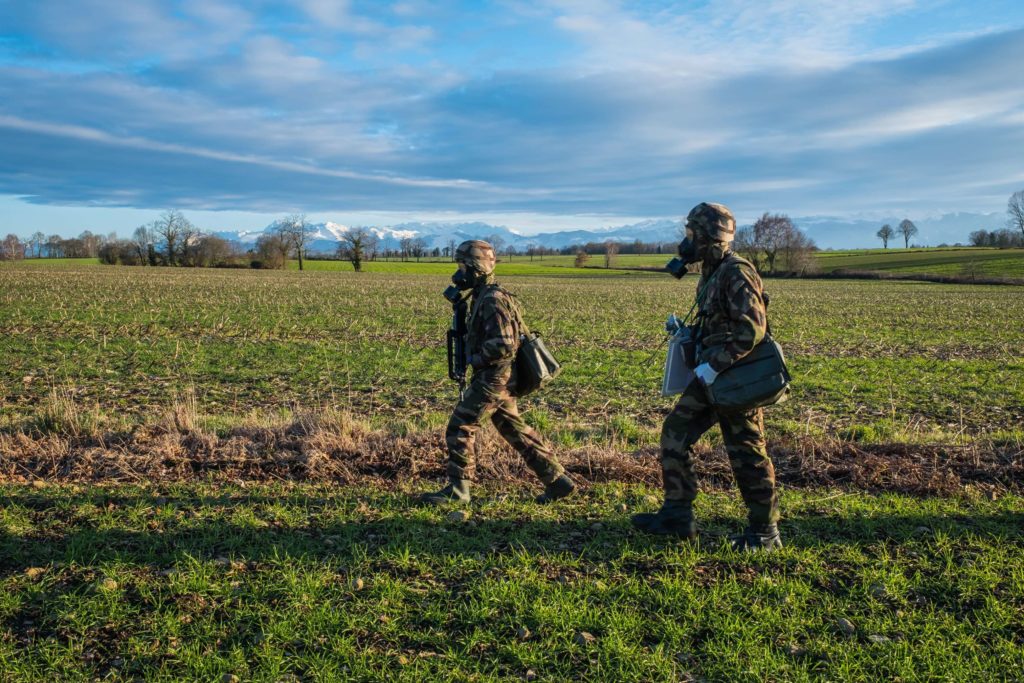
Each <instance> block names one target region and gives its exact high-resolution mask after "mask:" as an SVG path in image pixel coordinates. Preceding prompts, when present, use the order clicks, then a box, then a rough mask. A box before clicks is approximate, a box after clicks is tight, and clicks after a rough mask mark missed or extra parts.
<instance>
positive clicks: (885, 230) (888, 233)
mask: <svg viewBox="0 0 1024 683" xmlns="http://www.w3.org/2000/svg"><path fill="white" fill-rule="evenodd" d="M895 235H896V231H895V230H893V229H892V226H891V225H889V224H888V223H886V224H885V225H883V226H882V227H880V228H879V229H878V232H876V233H875V237H877V238H878V239H880V240H882V248H883V249H888V248H889V240H891V239H892V238H893V237H894V236H895Z"/></svg>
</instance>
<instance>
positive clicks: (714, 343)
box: [632, 203, 782, 550]
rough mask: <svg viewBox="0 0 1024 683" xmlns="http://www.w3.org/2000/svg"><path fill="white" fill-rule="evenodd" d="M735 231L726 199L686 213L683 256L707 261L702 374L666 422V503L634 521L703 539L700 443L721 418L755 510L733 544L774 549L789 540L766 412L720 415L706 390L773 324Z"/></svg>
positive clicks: (701, 304)
mask: <svg viewBox="0 0 1024 683" xmlns="http://www.w3.org/2000/svg"><path fill="white" fill-rule="evenodd" d="M735 232H736V221H735V219H734V218H733V215H732V213H731V212H730V211H729V209H727V208H726V207H725V206H722V205H721V204H709V203H701V204H698V205H697V206H696V207H694V208H693V210H692V211H690V214H689V215H688V216H687V219H686V238H685V239H684V240H683V241H682V243H681V244H680V245H679V257H680V259H679V260H681V261H682V262H684V263H686V264H689V263H700V264H701V278H700V282H699V284H698V286H697V291H698V303H697V306H698V314H697V323H696V328H695V331H696V338H697V344H698V346H697V359H696V363H697V365H696V367H695V368H694V372H695V375H696V378H695V379H694V380H693V381H692V382H691V383H690V384H689V385H688V386H687V387H686V389H685V390H684V391H683V393H682V395H681V396H680V398H679V400H678V402H677V403H676V405H675V407H674V408H673V409H672V411H671V412H670V413H669V415H668V417H667V418H666V419H665V423H664V425H663V427H662V431H661V467H662V481H663V485H664V489H665V502H664V504H663V505H662V507H661V509H660V510H658V512H656V513H648V514H639V515H634V517H633V520H632V521H633V525H634V526H636V527H637V528H638V529H641V530H643V531H646V532H649V533H653V534H664V535H672V536H678V537H682V538H685V539H689V540H694V539H696V537H697V528H696V522H695V520H694V516H693V501H694V499H695V498H696V497H697V479H696V476H695V475H694V468H693V446H694V444H695V443H696V442H697V440H698V439H699V438H700V437H701V435H702V434H704V432H706V431H707V430H708V429H710V428H711V427H712V425H714V424H715V423H716V422H717V423H718V424H719V425H720V426H721V428H722V437H723V440H724V441H725V448H726V451H727V452H728V454H729V463H730V464H731V465H732V470H733V475H734V476H735V477H736V483H737V485H738V486H739V489H740V493H741V494H742V496H743V500H744V502H745V503H746V505H747V509H748V525H747V527H746V530H745V531H744V532H743V533H742V534H739V535H736V536H733V537H732V539H731V540H732V544H733V547H735V548H736V549H738V550H756V549H766V550H771V549H773V548H776V547H781V546H782V541H781V539H780V537H779V530H778V526H777V522H778V519H779V502H778V494H777V492H776V489H775V469H774V467H773V466H772V461H771V460H770V459H769V457H768V452H767V449H766V444H765V438H764V420H763V417H762V410H761V409H760V408H757V409H755V410H752V411H749V412H745V413H733V414H719V413H718V411H716V410H715V409H714V407H712V405H711V404H710V402H709V400H708V395H707V392H706V389H705V388H706V387H707V386H710V385H712V384H713V383H714V381H715V379H716V378H717V377H718V375H719V374H720V373H722V372H725V371H726V370H728V369H729V367H730V366H732V365H733V364H734V363H735V362H736V361H738V360H740V359H741V358H743V357H744V356H745V355H747V354H748V353H750V351H751V350H753V348H754V347H755V346H756V345H757V344H758V343H759V342H760V341H761V340H762V339H763V338H764V336H765V331H766V327H767V317H766V311H765V298H764V291H763V289H762V285H761V278H760V277H759V276H758V274H757V270H756V268H754V266H753V265H752V264H751V263H750V262H749V261H747V260H745V259H743V258H741V257H740V256H738V255H736V254H734V253H733V252H732V249H731V244H732V241H733V238H734V236H735ZM673 263H674V265H672V264H670V266H669V269H670V270H671V271H672V273H673V275H675V276H676V277H677V278H679V277H682V276H683V274H684V273H685V270H686V269H685V267H682V264H680V263H679V262H678V261H676V260H674V261H673ZM676 266H680V267H676Z"/></svg>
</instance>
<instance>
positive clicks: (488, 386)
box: [420, 240, 576, 505]
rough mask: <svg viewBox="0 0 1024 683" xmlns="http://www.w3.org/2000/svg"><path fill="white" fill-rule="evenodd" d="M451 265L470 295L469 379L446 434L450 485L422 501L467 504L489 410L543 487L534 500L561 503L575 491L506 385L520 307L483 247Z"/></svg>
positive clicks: (472, 243) (466, 249)
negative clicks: (478, 440) (498, 279)
mask: <svg viewBox="0 0 1024 683" xmlns="http://www.w3.org/2000/svg"><path fill="white" fill-rule="evenodd" d="M455 261H456V262H457V263H458V265H459V269H458V271H457V272H456V273H455V275H453V276H452V282H453V283H454V284H455V285H456V286H457V287H458V288H459V289H461V290H464V291H465V290H472V297H473V299H472V305H471V307H470V316H469V326H468V329H469V333H468V338H467V343H466V349H467V353H468V354H469V364H470V365H472V367H473V379H472V381H471V382H470V385H469V388H468V389H467V390H466V392H465V394H464V395H463V397H462V400H460V401H459V404H458V405H457V406H456V407H455V412H453V413H452V417H451V419H450V420H449V421H448V428H447V430H446V431H445V443H446V445H447V447H448V485H447V486H445V487H444V488H443V489H441V490H440V491H437V492H436V493H427V494H424V495H423V496H421V497H420V500H421V502H423V503H426V504H430V505H445V504H449V503H457V502H468V501H469V499H470V494H469V486H470V482H471V481H472V480H473V470H474V453H473V447H474V442H475V440H476V432H477V430H478V429H479V428H480V422H481V420H482V419H483V417H484V415H485V414H486V413H488V412H491V411H493V413H492V414H491V422H493V423H494V426H495V427H497V429H498V433H499V434H501V436H502V437H503V438H504V439H505V440H506V441H507V442H508V443H509V444H511V446H512V447H513V448H515V449H516V451H518V452H519V454H520V455H521V456H523V459H524V460H525V461H526V464H527V466H528V467H529V468H530V469H531V470H533V472H534V474H536V475H537V477H538V478H539V479H540V480H541V482H543V484H544V493H542V494H540V495H539V496H537V498H536V501H537V502H538V503H550V502H553V501H556V500H558V499H560V498H565V497H566V496H568V495H570V494H571V493H572V492H573V490H574V489H575V488H576V487H575V485H574V484H573V482H572V480H571V479H570V478H569V477H568V476H566V474H565V470H564V469H563V468H562V466H561V465H560V464H559V463H558V461H557V460H556V459H555V458H554V456H553V455H551V450H550V449H549V448H548V446H547V444H546V443H544V440H543V439H542V438H541V436H540V434H538V433H537V432H536V431H534V430H533V429H531V428H530V427H529V426H527V424H526V423H525V422H524V421H523V418H522V417H521V416H520V415H519V408H518V407H517V406H516V399H515V396H514V395H513V392H514V387H512V388H510V386H509V385H510V382H511V380H512V362H513V361H514V360H515V357H516V351H517V350H518V349H519V343H520V333H521V331H522V330H523V329H524V326H523V322H522V312H521V310H520V308H519V304H518V302H517V301H516V299H515V298H514V297H513V296H512V294H511V293H509V292H508V291H507V290H505V289H504V288H502V287H501V286H500V285H499V284H498V283H497V282H495V281H494V263H495V258H494V249H493V248H492V247H491V245H490V244H488V243H487V242H483V241H481V240H469V241H466V242H463V243H462V244H460V245H459V247H458V249H456V251H455Z"/></svg>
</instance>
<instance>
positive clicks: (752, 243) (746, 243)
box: [732, 225, 763, 271]
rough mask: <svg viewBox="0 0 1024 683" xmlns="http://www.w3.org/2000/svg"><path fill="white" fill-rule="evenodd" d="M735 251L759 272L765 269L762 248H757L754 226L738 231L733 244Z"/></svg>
mask: <svg viewBox="0 0 1024 683" xmlns="http://www.w3.org/2000/svg"><path fill="white" fill-rule="evenodd" d="M732 248H733V251H735V252H736V253H737V254H739V255H740V256H742V257H743V258H745V259H747V260H748V261H750V262H751V263H753V264H754V267H755V268H757V270H758V271H761V270H762V269H763V264H762V256H761V248H760V247H758V246H757V240H756V239H754V228H753V226H750V225H748V226H745V227H742V228H740V229H738V230H737V231H736V237H735V238H734V239H733V242H732Z"/></svg>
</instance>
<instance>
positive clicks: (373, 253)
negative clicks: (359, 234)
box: [365, 230, 380, 261]
mask: <svg viewBox="0 0 1024 683" xmlns="http://www.w3.org/2000/svg"><path fill="white" fill-rule="evenodd" d="M365 249H366V253H367V254H369V256H370V260H371V261H376V260H377V250H378V249H380V238H379V237H377V233H375V232H374V231H373V230H367V231H366V247H365Z"/></svg>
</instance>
